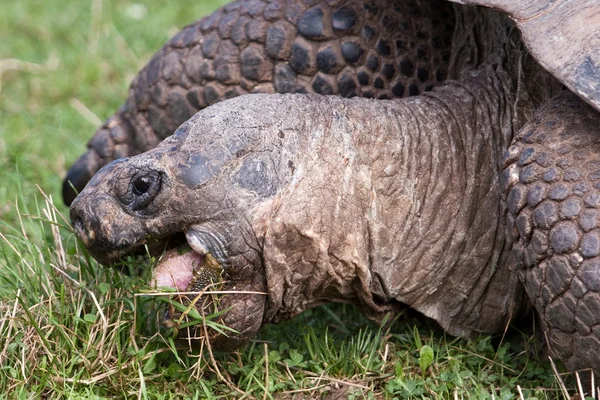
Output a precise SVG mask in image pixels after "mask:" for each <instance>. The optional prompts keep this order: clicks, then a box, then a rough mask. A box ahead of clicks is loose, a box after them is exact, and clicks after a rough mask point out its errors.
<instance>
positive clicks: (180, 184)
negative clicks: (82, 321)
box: [71, 102, 281, 345]
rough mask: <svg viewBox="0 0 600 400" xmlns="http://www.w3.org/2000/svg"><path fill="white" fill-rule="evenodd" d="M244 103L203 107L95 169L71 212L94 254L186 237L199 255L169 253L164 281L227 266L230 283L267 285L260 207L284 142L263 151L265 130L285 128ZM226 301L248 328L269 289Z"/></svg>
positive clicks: (184, 284)
mask: <svg viewBox="0 0 600 400" xmlns="http://www.w3.org/2000/svg"><path fill="white" fill-rule="evenodd" d="M240 104H242V103H241V102H238V107H232V106H231V105H230V106H229V107H222V106H219V105H217V106H216V107H213V108H211V109H210V110H205V111H203V112H201V113H199V114H197V115H196V116H195V117H193V118H192V119H190V120H189V121H188V122H186V123H185V124H183V125H182V126H181V127H180V128H179V129H178V130H177V131H176V132H175V134H174V135H173V136H171V137H170V138H168V139H167V140H165V141H164V142H163V143H162V144H161V145H160V146H159V147H157V148H155V149H153V150H151V151H149V152H147V153H144V154H141V155H138V156H135V157H132V158H124V159H120V160H116V161H113V162H112V163H110V164H108V165H106V166H105V167H103V168H102V169H101V170H100V171H99V172H98V173H97V174H96V175H95V176H94V177H93V179H92V180H91V181H90V182H89V184H88V185H87V186H86V187H85V189H84V190H83V191H82V192H81V193H80V194H79V195H78V196H77V198H76V199H75V201H74V202H73V204H72V205H71V220H72V224H73V227H74V229H75V232H76V234H77V235H78V237H79V238H80V239H81V241H82V242H83V243H84V244H85V246H86V247H87V248H88V249H89V251H90V253H91V254H92V255H93V256H94V257H95V258H96V259H98V260H99V261H100V262H102V263H104V264H109V263H112V262H114V261H116V260H118V259H119V258H121V257H123V256H125V255H128V254H132V253H135V252H137V251H140V250H141V249H145V248H148V249H150V251H151V252H155V251H156V250H157V248H158V249H159V250H163V249H164V248H165V246H166V247H167V248H169V247H173V246H175V245H178V244H180V243H181V242H182V241H183V238H184V237H185V239H186V241H187V244H188V246H189V247H190V248H191V249H192V250H193V253H194V254H195V256H193V257H190V255H189V254H188V255H187V256H184V255H181V258H178V257H176V256H174V255H173V254H170V256H169V257H168V260H169V266H165V267H160V265H159V268H157V270H156V271H157V272H156V277H155V281H156V282H157V283H158V284H160V285H166V286H171V287H174V288H176V289H178V290H180V291H198V290H201V289H202V288H203V287H202V286H203V285H200V286H199V283H198V282H201V283H202V282H204V284H206V283H207V282H209V279H208V278H210V277H216V278H218V277H219V276H222V277H224V279H225V280H226V281H227V283H226V284H225V285H226V286H225V288H226V289H228V290H238V291H253V292H257V291H259V292H264V290H265V276H264V266H263V265H262V244H261V237H262V235H263V234H262V233H261V231H262V230H263V228H262V226H263V222H262V221H264V218H262V217H261V215H262V214H261V212H262V211H261V210H265V209H268V204H270V202H271V201H272V200H273V198H274V196H275V194H276V192H277V191H278V188H279V182H281V180H280V179H279V177H278V171H277V168H276V165H277V162H274V157H276V156H277V151H270V152H268V151H264V148H265V146H266V147H272V146H271V144H270V143H269V141H268V140H265V139H264V138H265V137H274V138H275V140H277V138H278V136H277V132H278V130H277V126H276V124H273V125H269V124H268V123H266V124H265V123H264V121H263V123H261V124H258V123H256V121H255V119H256V118H261V114H264V112H263V111H262V110H261V109H260V106H259V107H257V108H254V109H252V110H246V111H245V112H244V110H240V108H243V106H239V105H240ZM224 121H226V122H227V123H226V124H225V123H224ZM271 131H273V132H272V133H273V134H272V135H271V134H270V133H271ZM265 205H266V208H265ZM186 257H187V258H186ZM219 268H221V271H219V270H218V269H219ZM220 304H221V306H222V307H223V308H228V309H229V311H228V312H227V313H226V314H225V316H224V317H223V318H224V322H225V323H226V324H227V325H229V326H230V327H232V328H233V329H235V330H237V331H238V332H240V337H241V338H245V337H248V336H250V335H251V334H253V333H255V332H256V330H258V328H259V327H260V325H261V324H262V319H263V313H264V305H265V296H264V295H257V294H239V295H237V294H236V295H228V296H225V298H224V299H221V300H220ZM231 342H232V341H231V340H229V339H228V345H229V344H230V343H231Z"/></svg>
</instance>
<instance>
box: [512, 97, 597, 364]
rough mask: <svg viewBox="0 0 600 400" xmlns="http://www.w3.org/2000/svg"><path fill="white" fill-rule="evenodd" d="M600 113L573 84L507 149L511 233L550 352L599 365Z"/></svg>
mask: <svg viewBox="0 0 600 400" xmlns="http://www.w3.org/2000/svg"><path fill="white" fill-rule="evenodd" d="M599 127H600V114H599V113H598V112H597V111H595V110H594V109H592V107H590V106H588V105H586V104H585V103H584V102H583V101H582V100H580V99H579V98H577V97H576V96H575V95H574V94H573V93H571V92H564V93H563V94H560V95H558V96H557V97H555V98H554V99H552V100H551V101H550V102H548V103H547V104H546V105H544V106H543V107H541V108H540V109H539V110H538V111H537V113H536V115H535V116H534V117H533V118H532V119H531V120H530V121H529V122H528V123H527V124H525V125H524V126H523V128H522V129H521V130H520V132H519V133H518V135H517V136H516V138H515V141H514V144H513V146H512V147H511V148H510V149H509V150H508V152H507V154H506V156H505V163H504V166H505V167H506V169H505V170H504V173H503V184H504V185H505V187H504V188H505V194H506V205H507V208H508V213H509V221H510V222H511V223H509V224H508V226H509V231H510V232H509V235H512V236H513V238H514V244H513V251H514V254H515V256H516V259H517V260H518V265H519V268H520V275H521V278H522V281H523V283H524V285H525V288H526V291H527V294H528V295H529V297H530V299H531V301H532V303H533V304H534V306H535V309H536V310H537V312H538V313H539V315H540V317H541V320H542V324H543V328H544V333H545V336H546V339H547V342H548V346H549V348H550V350H551V352H552V353H553V354H554V355H555V356H558V357H559V358H561V359H562V360H563V361H564V362H565V364H566V366H567V368H568V369H569V370H571V371H574V370H577V369H581V368H590V367H592V368H593V369H594V371H595V372H596V373H599V372H600V135H598V133H599V132H598V129H599Z"/></svg>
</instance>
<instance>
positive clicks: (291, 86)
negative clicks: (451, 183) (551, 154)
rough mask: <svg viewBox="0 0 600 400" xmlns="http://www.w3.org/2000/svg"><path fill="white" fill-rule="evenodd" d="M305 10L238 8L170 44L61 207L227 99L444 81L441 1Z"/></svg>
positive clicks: (382, 90)
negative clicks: (103, 173)
mask: <svg viewBox="0 0 600 400" xmlns="http://www.w3.org/2000/svg"><path fill="white" fill-rule="evenodd" d="M307 3H308V2H304V1H301V0H291V1H286V0H276V1H270V2H267V1H262V0H240V1H237V2H234V3H232V4H229V5H227V6H226V7H224V8H222V9H220V10H218V11H216V12H215V13H213V14H212V15H210V16H208V17H206V18H203V19H201V20H199V21H197V22H195V23H193V24H191V25H188V26H187V27H185V28H184V29H183V30H182V31H181V32H179V33H178V34H177V35H176V36H175V37H173V38H172V39H171V40H169V41H168V42H167V43H166V44H165V46H164V47H163V48H162V49H160V50H159V51H158V52H157V53H156V54H155V55H154V56H153V58H152V59H151V60H150V62H149V63H148V64H147V65H146V66H145V67H144V68H143V69H142V70H141V71H140V72H139V74H138V75H137V76H136V78H135V79H134V81H133V82H132V84H131V87H130V89H129V97H128V99H127V101H126V103H125V105H124V106H123V107H121V109H120V110H119V111H117V113H116V114H114V115H113V116H112V117H111V118H109V119H108V121H107V122H106V123H105V124H104V125H103V126H102V127H100V129H99V130H98V131H97V132H96V134H95V136H94V137H93V138H92V139H91V140H90V142H89V143H88V151H87V152H86V153H85V154H84V155H82V156H81V157H80V158H79V160H77V162H75V164H74V165H73V166H72V167H71V169H70V170H69V171H68V173H67V176H66V178H65V181H64V183H63V200H64V201H65V203H66V204H70V203H71V202H72V201H73V199H74V198H75V196H76V194H77V192H79V191H81V190H82V189H83V187H84V186H85V185H86V184H87V182H88V181H89V180H90V178H91V177H92V176H93V175H94V174H95V173H96V171H98V169H100V168H101V167H102V166H104V165H105V164H107V163H108V162H110V161H112V160H114V159H116V158H121V157H129V156H133V155H135V154H139V153H142V152H144V151H147V150H149V149H151V148H153V147H155V146H156V145H157V144H158V143H159V142H160V141H162V140H163V139H164V138H166V137H167V136H169V135H171V134H172V133H173V132H174V131H175V129H177V127H178V126H179V125H180V124H182V123H183V122H185V121H186V120H187V119H188V118H190V117H191V116H192V115H194V114H195V113H196V112H197V111H199V110H201V109H203V108H204V107H207V106H208V105H211V104H213V103H216V102H218V101H221V100H224V99H227V98H231V97H236V96H239V95H242V94H247V93H319V94H337V95H341V96H344V97H353V96H360V97H373V98H378V99H388V98H393V97H403V96H409V95H410V96H412V95H418V94H420V93H422V92H423V91H426V90H429V89H431V88H433V87H434V86H437V85H439V84H440V83H441V82H443V81H444V80H445V79H446V77H447V71H448V62H449V59H450V46H451V42H452V40H451V39H452V35H453V29H454V13H453V10H452V6H451V5H450V4H448V3H447V2H445V1H442V0H435V1H426V2H421V1H415V0H412V1H389V0H376V1H367V0H349V1H344V2H343V4H342V5H337V6H332V5H331V2H328V1H326V0H322V1H318V2H316V3H315V2H310V4H312V6H309V5H307ZM73 187H74V188H75V190H73Z"/></svg>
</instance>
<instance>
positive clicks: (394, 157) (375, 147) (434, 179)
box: [261, 67, 520, 335]
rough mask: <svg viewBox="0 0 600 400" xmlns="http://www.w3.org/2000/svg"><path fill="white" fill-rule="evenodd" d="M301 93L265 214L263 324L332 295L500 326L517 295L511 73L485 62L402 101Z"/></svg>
mask: <svg viewBox="0 0 600 400" xmlns="http://www.w3.org/2000/svg"><path fill="white" fill-rule="evenodd" d="M294 101H295V102H297V107H298V108H300V109H302V111H301V112H300V114H301V115H303V117H302V122H301V123H299V124H298V126H301V127H302V129H301V131H298V132H296V133H295V134H294V136H293V138H291V140H292V142H293V143H295V144H296V146H297V148H298V149H299V151H297V152H296V158H294V160H293V165H294V170H295V172H294V173H293V176H292V177H291V178H290V179H289V183H288V184H287V186H286V187H285V188H284V189H283V190H280V192H279V193H278V194H277V196H276V197H275V199H274V200H273V203H272V207H270V208H269V211H268V213H269V218H261V220H262V221H265V220H268V221H269V223H268V227H266V228H265V233H264V247H263V249H264V262H265V270H266V277H267V281H268V284H267V287H268V289H269V300H268V305H267V313H266V320H277V319H279V318H281V317H289V316H293V315H295V314H298V313H300V312H302V311H303V310H304V309H306V308H309V307H312V306H315V305H318V304H320V303H324V302H326V301H343V302H356V303H360V304H361V305H362V306H363V308H364V309H365V310H366V312H367V314H368V315H370V316H371V317H373V318H375V319H379V318H381V316H382V315H383V313H385V312H387V311H389V310H391V309H393V308H394V305H395V304H398V302H401V303H405V304H408V305H410V306H411V307H413V308H415V309H417V310H419V311H421V312H423V313H424V314H426V315H428V316H430V317H432V318H434V319H436V320H437V321H438V322H440V323H441V324H442V326H443V327H444V328H445V329H448V330H449V331H450V332H451V333H455V334H463V335H469V334H472V333H473V332H476V331H488V332H491V331H495V330H497V329H498V327H499V326H503V325H502V324H504V323H505V322H506V319H507V318H509V317H508V315H509V314H510V312H509V311H510V310H512V309H514V308H515V305H514V304H515V303H516V302H517V301H518V299H517V297H518V296H519V295H520V291H519V290H518V289H517V288H519V287H520V286H519V284H518V280H517V278H516V275H515V274H513V271H512V270H510V269H509V268H506V267H505V264H506V263H505V261H506V260H507V259H508V257H509V255H508V253H507V251H505V242H506V239H505V236H504V224H503V217H502V209H501V192H500V188H499V179H498V177H499V161H500V159H501V156H502V153H503V152H504V150H506V149H507V147H508V146H509V144H510V140H511V138H512V136H513V132H514V129H515V127H514V126H513V124H514V120H515V119H514V118H513V112H512V110H513V107H512V105H513V103H514V98H513V95H512V81H511V79H510V78H509V76H508V74H507V73H506V72H505V71H504V70H502V69H500V68H499V67H498V68H492V67H485V68H481V69H480V70H478V71H477V72H474V73H469V74H467V76H465V77H464V79H463V80H462V81H461V82H460V83H459V82H454V81H452V82H448V83H447V84H445V85H444V86H443V87H442V88H440V89H439V90H436V91H434V92H432V93H429V94H425V95H422V96H419V97H413V98H408V99H403V100H398V101H388V102H385V101H372V100H367V99H350V100H345V99H339V98H327V97H310V98H297V97H296V98H294ZM324 110H327V112H324ZM309 116H310V118H309ZM482 264H483V265H482ZM475 271H477V273H475ZM490 290H493V291H494V295H493V296H490V298H489V300H488V297H487V296H488V293H489V292H490ZM498 299H500V300H498ZM492 302H493V304H492ZM499 304H500V305H499ZM443 310H445V313H444V312H443ZM448 310H455V311H456V312H453V313H448V312H447V311H448ZM483 311H485V312H487V313H488V316H487V317H486V318H479V315H480V312H483ZM470 313H472V314H470Z"/></svg>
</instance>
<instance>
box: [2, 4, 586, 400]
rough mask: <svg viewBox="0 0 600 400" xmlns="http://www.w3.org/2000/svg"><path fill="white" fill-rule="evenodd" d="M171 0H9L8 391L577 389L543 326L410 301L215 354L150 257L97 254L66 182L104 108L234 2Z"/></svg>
mask: <svg viewBox="0 0 600 400" xmlns="http://www.w3.org/2000/svg"><path fill="white" fill-rule="evenodd" d="M165 4H166V3H164V2H161V1H158V0H149V1H145V2H143V3H141V2H140V3H136V2H132V1H116V0H104V1H103V0H91V1H81V2H70V1H66V0H64V1H52V0H50V1H43V0H39V1H34V0H21V1H18V2H17V1H14V2H5V4H3V6H2V13H0V37H2V38H3V40H1V41H0V182H1V183H2V184H1V185H0V388H1V391H0V393H2V395H1V396H3V397H6V398H37V397H40V396H44V397H45V398H136V397H137V398H144V399H170V398H180V397H189V398H231V397H240V398H259V399H265V398H284V399H299V398H331V399H333V398H338V397H335V396H336V395H339V396H341V397H342V398H353V399H358V398H385V399H395V398H397V399H400V398H418V399H421V398H435V397H442V398H476V399H492V398H502V399H511V398H530V399H534V398H535V399H546V398H549V399H550V398H557V397H560V396H563V394H562V393H561V391H560V388H559V386H558V384H557V382H556V378H555V374H554V373H553V372H552V369H551V366H550V364H549V363H548V362H547V361H543V360H545V358H544V357H542V361H540V359H539V358H538V357H536V356H535V353H536V343H535V341H534V340H533V339H532V337H531V335H530V334H527V333H521V332H519V331H518V330H516V329H510V330H509V331H508V333H507V335H506V336H505V337H481V338H478V339H476V340H472V341H466V340H460V339H455V338H450V337H447V336H445V335H444V333H443V332H441V331H439V330H438V329H436V327H435V326H433V325H432V324H431V323H429V322H427V321H424V320H423V318H420V317H419V316H415V315H412V314H411V313H410V312H408V313H407V314H405V315H403V316H401V317H400V318H398V319H397V320H396V321H393V322H390V324H388V325H386V327H385V328H381V327H378V326H375V325H373V324H371V323H370V322H369V321H367V320H366V319H365V318H364V317H363V316H362V315H361V314H360V312H359V311H358V310H356V309H355V308H353V307H350V306H347V305H331V306H327V307H320V308H318V309H314V310H309V311H307V312H305V313H304V314H302V315H300V316H298V317H297V318H295V319H294V320H292V321H285V322H282V323H280V324H277V325H268V326H265V327H264V329H263V330H262V331H261V333H260V334H259V336H258V337H257V338H256V340H254V341H252V342H251V343H249V344H248V346H247V347H245V348H243V349H240V350H239V351H236V352H231V353H214V354H213V353H212V352H209V351H208V350H209V349H207V348H206V347H205V348H194V347H193V346H189V344H187V343H181V342H176V341H174V340H173V339H172V332H170V331H168V330H166V329H165V328H160V327H159V324H158V320H159V319H160V313H161V310H162V308H161V307H164V304H163V303H164V301H160V299H157V298H156V297H154V296H147V295H144V290H145V289H146V286H145V284H146V282H148V278H149V272H148V268H145V266H144V264H143V263H140V262H138V261H137V260H131V262H130V263H128V265H127V267H128V268H129V269H130V270H131V271H130V274H123V273H121V272H119V271H117V270H116V269H104V268H102V267H101V266H99V265H98V264H97V263H96V262H95V261H94V260H93V259H91V258H90V257H89V256H88V255H87V254H86V253H85V251H84V250H83V249H81V248H80V247H79V244H78V243H77V241H76V240H75V238H74V236H73V234H72V232H71V230H70V228H69V225H68V222H67V220H66V219H65V218H64V217H63V215H67V210H66V208H65V207H64V206H63V205H62V204H61V203H60V201H59V199H60V197H59V190H60V185H61V179H62V177H63V176H64V174H65V172H66V168H67V166H68V165H70V164H71V163H72V162H73V161H74V160H75V159H76V158H77V156H78V155H79V154H81V153H82V151H83V149H84V143H85V142H86V140H87V139H89V137H90V136H91V134H92V133H93V131H94V129H95V128H96V126H97V125H98V123H99V121H101V120H104V119H105V118H107V117H108V116H109V115H110V114H111V113H112V112H113V111H114V110H115V109H116V108H117V107H118V106H119V105H120V104H121V102H122V101H124V99H125V96H126V93H127V86H128V83H129V81H130V80H131V79H132V77H133V75H134V73H135V72H136V71H137V70H138V69H139V68H140V67H141V66H142V65H143V64H144V63H145V61H146V60H148V58H149V57H150V55H151V54H152V53H153V52H154V51H156V49H158V48H159V47H160V46H161V44H162V43H163V42H164V41H165V40H167V38H168V37H170V36H171V35H172V34H173V33H174V32H176V31H177V29H178V28H180V27H181V26H183V25H184V24H186V23H188V22H191V21H192V20H193V19H195V18H197V17H199V16H201V15H204V14H206V13H208V12H209V11H210V10H212V9H214V8H216V7H217V6H219V4H218V2H217V1H212V2H202V1H196V2H192V3H191V4H188V3H187V2H185V3H184V2H180V3H175V4H169V5H168V6H166V5H165ZM209 323H210V321H209ZM517 386H519V387H517ZM519 390H521V393H520V392H519ZM571 393H574V391H573V390H571Z"/></svg>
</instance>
